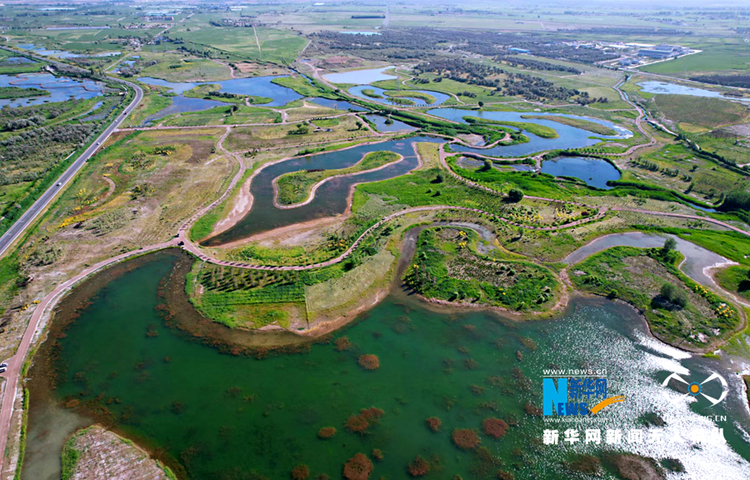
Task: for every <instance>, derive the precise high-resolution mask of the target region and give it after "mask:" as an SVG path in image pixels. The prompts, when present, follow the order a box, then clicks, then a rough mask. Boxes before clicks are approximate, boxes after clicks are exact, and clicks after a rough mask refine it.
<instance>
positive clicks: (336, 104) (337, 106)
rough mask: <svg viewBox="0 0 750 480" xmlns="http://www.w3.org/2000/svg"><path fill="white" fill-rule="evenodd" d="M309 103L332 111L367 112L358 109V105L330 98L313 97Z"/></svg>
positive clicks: (363, 109)
mask: <svg viewBox="0 0 750 480" xmlns="http://www.w3.org/2000/svg"><path fill="white" fill-rule="evenodd" d="M310 101H311V102H312V103H314V104H316V105H320V106H321V107H326V108H332V109H334V110H353V111H355V112H366V111H367V109H366V108H364V107H360V106H359V105H354V104H353V103H350V102H347V101H345V100H331V99H330V98H321V97H315V98H312V99H310Z"/></svg>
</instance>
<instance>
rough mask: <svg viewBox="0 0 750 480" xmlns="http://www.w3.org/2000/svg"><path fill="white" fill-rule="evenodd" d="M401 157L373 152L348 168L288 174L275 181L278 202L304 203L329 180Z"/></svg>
mask: <svg viewBox="0 0 750 480" xmlns="http://www.w3.org/2000/svg"><path fill="white" fill-rule="evenodd" d="M400 157H401V156H400V155H398V154H396V153H393V152H384V151H381V152H371V153H368V154H367V155H365V156H364V158H363V159H362V160H360V161H359V162H358V163H356V164H355V165H352V166H351V167H348V168H338V169H334V170H304V171H299V172H291V173H286V174H284V175H281V176H280V177H278V178H276V180H275V186H276V192H277V194H276V201H277V203H278V204H279V205H294V204H297V203H302V202H304V201H306V200H307V199H308V198H310V197H311V195H312V193H313V191H314V190H313V189H314V187H315V186H316V185H319V184H320V182H322V181H323V180H325V179H327V178H331V177H336V176H341V175H351V174H353V173H358V172H365V171H367V170H373V169H376V168H381V167H384V166H385V165H388V164H389V163H393V162H395V161H397V160H399V159H400Z"/></svg>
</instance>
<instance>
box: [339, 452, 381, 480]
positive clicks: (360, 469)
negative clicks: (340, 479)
mask: <svg viewBox="0 0 750 480" xmlns="http://www.w3.org/2000/svg"><path fill="white" fill-rule="evenodd" d="M373 468H374V466H373V464H372V462H371V461H370V459H369V458H367V457H366V456H365V454H364V453H358V454H356V455H354V456H353V457H352V458H350V459H349V460H348V461H347V462H346V463H345V464H344V478H346V480H368V479H369V478H370V474H371V473H372V469H373Z"/></svg>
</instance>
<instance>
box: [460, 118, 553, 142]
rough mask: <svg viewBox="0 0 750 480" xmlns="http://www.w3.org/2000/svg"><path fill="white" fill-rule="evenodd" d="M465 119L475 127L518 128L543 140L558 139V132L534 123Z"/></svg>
mask: <svg viewBox="0 0 750 480" xmlns="http://www.w3.org/2000/svg"><path fill="white" fill-rule="evenodd" d="M463 119H464V120H465V121H466V122H468V123H470V124H473V125H504V126H507V127H513V128H518V129H519V130H525V131H527V132H529V133H533V134H534V135H536V136H538V137H542V138H557V137H558V135H557V132H556V131H555V130H554V129H553V128H550V127H548V126H546V125H540V124H538V123H532V122H506V121H502V120H489V119H485V118H477V117H470V116H466V117H463Z"/></svg>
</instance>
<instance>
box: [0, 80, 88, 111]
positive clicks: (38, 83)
mask: <svg viewBox="0 0 750 480" xmlns="http://www.w3.org/2000/svg"><path fill="white" fill-rule="evenodd" d="M0 87H21V88H32V87H33V88H40V89H43V90H47V91H49V92H50V94H49V95H44V96H41V97H28V98H17V99H4V100H0V108H2V107H5V106H9V107H25V106H28V105H40V104H42V103H48V102H64V101H65V100H70V99H71V98H77V99H87V98H94V97H98V96H101V95H102V85H101V83H99V82H94V81H93V80H88V79H84V80H78V79H72V78H69V77H55V76H54V75H52V74H51V73H22V74H18V75H0Z"/></svg>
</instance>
